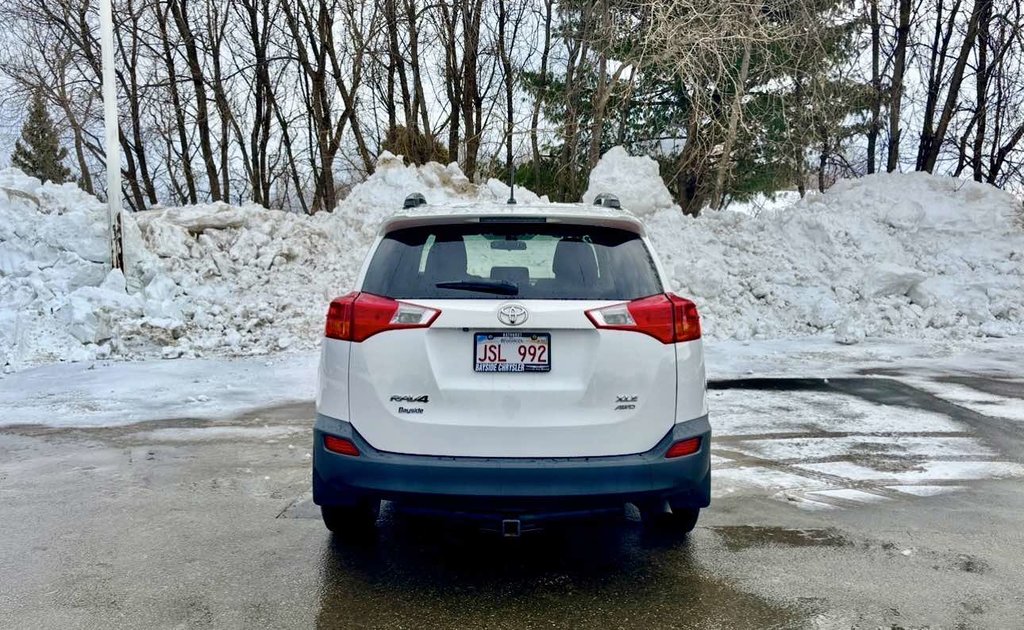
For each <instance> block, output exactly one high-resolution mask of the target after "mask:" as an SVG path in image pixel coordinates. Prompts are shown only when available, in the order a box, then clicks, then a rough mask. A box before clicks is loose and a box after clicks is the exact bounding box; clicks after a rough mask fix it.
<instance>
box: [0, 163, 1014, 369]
mask: <svg viewBox="0 0 1024 630" xmlns="http://www.w3.org/2000/svg"><path fill="white" fill-rule="evenodd" d="M415 191H419V192H422V193H423V194H424V195H425V196H426V198H427V199H428V201H429V202H430V203H431V204H432V205H433V204H462V205H465V204H474V203H484V204H490V203H494V202H497V203H502V204H503V203H504V201H505V200H506V199H507V197H508V193H509V190H508V187H507V186H506V185H505V184H503V183H502V182H500V181H497V180H491V181H489V182H486V183H485V184H483V185H474V184H473V183H471V182H470V181H469V180H468V179H467V178H466V177H465V175H463V173H462V172H461V171H460V170H459V168H458V166H456V165H454V164H453V165H449V166H442V165H440V164H428V165H425V166H421V167H415V166H406V165H404V164H403V162H402V160H401V158H398V157H395V156H393V155H390V154H384V155H382V156H381V157H380V160H379V162H378V165H377V170H376V172H375V174H374V175H373V176H371V177H370V178H369V179H367V181H365V182H363V183H362V184H360V185H358V186H356V187H355V188H354V189H353V190H352V193H351V194H350V195H349V196H348V197H347V198H346V199H345V200H344V201H342V202H341V203H340V204H339V206H338V208H337V209H336V211H335V212H333V213H320V214H318V215H315V216H313V217H307V216H303V215H297V214H289V213H285V212H280V211H275V210H267V209H265V208H262V207H259V206H255V205H246V206H241V207H238V206H230V205H227V204H205V205H199V206H192V207H187V208H163V209H154V210H150V211H146V212H141V213H137V214H126V215H125V226H124V227H125V239H126V245H125V247H126V251H125V256H126V270H125V274H124V275H122V274H121V273H120V272H110V273H108V272H107V271H106V270H107V267H108V256H109V254H108V252H107V235H106V208H105V206H103V205H102V204H100V203H99V202H98V201H96V199H95V198H93V197H91V196H89V195H87V194H85V193H83V192H81V191H80V190H78V189H77V188H76V187H75V186H73V185H70V184H68V185H63V186H54V185H51V184H46V185H42V184H40V182H39V181H37V180H34V179H32V178H29V177H26V176H25V175H23V174H21V173H20V172H19V171H16V170H13V169H9V170H6V171H0V367H3V368H4V369H6V370H11V369H21V368H23V367H27V366H29V365H32V364H37V363H45V362H51V361H60V360H86V359H92V358H97V357H106V356H114V357H119V358H144V357H167V358H173V357H200V356H209V355H260V354H267V353H271V352H276V351H280V350H293V349H295V350H298V349H309V348H313V347H315V345H316V344H317V343H318V342H319V337H320V334H319V332H320V329H321V326H322V325H323V316H324V312H325V309H326V305H327V303H328V301H329V300H330V299H331V298H333V297H335V296H337V295H340V294H342V293H345V292H346V291H348V290H349V289H350V288H351V286H352V283H353V281H354V279H355V276H356V274H357V273H358V271H359V266H360V263H361V262H362V260H363V257H364V256H365V254H366V251H367V248H368V246H369V244H370V242H371V240H372V238H373V236H374V234H375V233H376V230H377V227H378V225H379V224H380V222H381V221H383V220H384V219H386V218H387V217H389V216H391V215H394V214H396V213H400V212H403V210H402V202H403V200H404V199H405V197H406V195H408V194H409V193H411V192H415ZM604 191H608V192H613V193H615V194H617V195H619V197H620V199H621V200H622V202H623V205H624V206H625V207H627V208H630V209H632V210H634V211H636V212H637V213H638V214H641V215H643V216H644V218H645V221H646V223H647V225H648V228H649V231H650V234H651V237H652V239H653V240H654V243H655V245H656V247H657V250H658V253H659V254H660V256H661V258H662V260H663V262H664V263H665V267H666V269H667V270H668V272H669V274H670V275H671V277H672V280H673V281H674V284H675V286H676V288H677V290H679V291H680V292H681V293H682V294H684V295H687V296H690V297H692V298H694V299H695V300H696V301H697V302H698V304H699V306H700V308H701V311H702V313H703V316H704V324H705V331H706V334H707V335H708V336H710V337H718V338H724V337H731V338H736V339H740V340H743V339H750V338H779V337H792V336H796V335H807V334H821V333H828V334H834V335H835V337H836V339H837V340H838V341H841V342H844V343H850V342H856V341H858V340H860V339H863V338H865V337H868V336H871V337H893V336H900V337H909V338H924V339H928V338H948V337H952V338H962V337H968V336H975V337H977V336H1009V335H1024V231H1022V227H1021V225H1020V223H1019V221H1020V204H1019V202H1018V201H1017V200H1015V199H1014V198H1013V197H1012V196H1010V195H1009V194H1007V193H1004V192H1001V191H999V190H997V189H995V188H992V187H990V186H986V185H982V184H976V183H974V182H966V181H962V180H956V179H949V178H941V177H932V176H930V175H926V174H910V175H876V176H873V177H868V178H864V179H862V180H856V181H849V182H841V183H840V184H837V185H836V186H835V187H834V188H833V189H832V190H831V191H829V192H828V193H827V194H825V195H816V196H811V197H809V198H807V199H806V200H804V201H801V202H799V203H796V204H794V205H792V206H791V207H788V208H785V209H782V210H776V211H768V210H765V211H762V212H760V213H758V214H757V216H749V215H748V214H742V213H738V212H729V211H723V212H714V211H707V212H705V213H704V214H703V215H702V216H701V217H699V218H691V217H686V216H683V215H682V213H681V212H680V211H679V209H678V207H676V206H673V205H672V202H671V197H670V195H669V193H668V191H667V190H666V188H665V186H664V184H663V183H662V181H661V179H660V177H659V176H658V166H657V163H656V162H654V161H653V160H651V159H650V158H646V157H641V158H634V157H630V156H629V155H628V154H626V153H625V151H623V150H621V149H613V150H612V151H610V152H609V153H608V154H607V155H606V156H605V157H604V158H603V159H602V160H601V162H600V163H599V164H598V166H597V168H595V169H594V172H593V174H592V177H591V181H590V189H589V190H588V192H587V197H588V198H592V197H593V196H594V195H595V194H597V193H598V192H604ZM516 197H517V199H519V200H520V202H522V203H529V202H545V201H546V199H538V198H537V196H536V195H534V194H533V193H530V192H529V191H526V190H522V189H517V190H516ZM413 212H416V211H415V210H414V211H413Z"/></svg>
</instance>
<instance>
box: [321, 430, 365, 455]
mask: <svg viewBox="0 0 1024 630" xmlns="http://www.w3.org/2000/svg"><path fill="white" fill-rule="evenodd" d="M324 448H326V449H327V450H329V451H330V452H332V453H337V454H339V455H349V456H351V457H359V449H358V448H356V445H355V444H353V443H352V440H347V439H345V438H340V437H334V436H333V435H325V436H324Z"/></svg>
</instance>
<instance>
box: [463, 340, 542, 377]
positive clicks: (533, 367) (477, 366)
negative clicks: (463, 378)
mask: <svg viewBox="0 0 1024 630" xmlns="http://www.w3.org/2000/svg"><path fill="white" fill-rule="evenodd" d="M524 337H525V338H530V339H531V340H532V341H534V342H536V341H543V345H544V347H545V348H546V349H547V352H546V354H547V362H546V363H505V364H501V363H496V362H478V361H477V356H478V351H479V344H480V342H481V341H491V340H494V339H522V338H524ZM509 345H511V344H509ZM472 350H473V357H472V360H473V371H474V372H476V373H478V374H544V373H547V372H550V371H551V333H547V332H534V331H521V330H502V331H480V332H475V333H473V348H472ZM520 365H521V366H523V367H522V369H518V368H506V369H501V368H502V367H503V366H520ZM481 366H494V367H493V368H490V367H485V368H482V367H481Z"/></svg>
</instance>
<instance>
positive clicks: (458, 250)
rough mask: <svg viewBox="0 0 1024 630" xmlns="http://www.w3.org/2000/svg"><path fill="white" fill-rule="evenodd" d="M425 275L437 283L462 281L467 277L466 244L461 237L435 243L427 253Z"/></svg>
mask: <svg viewBox="0 0 1024 630" xmlns="http://www.w3.org/2000/svg"><path fill="white" fill-rule="evenodd" d="M423 273H424V275H426V276H427V277H428V278H430V279H432V280H435V281H437V282H445V281H448V280H453V281H457V280H461V279H463V278H465V276H466V243H465V241H463V240H462V237H461V236H456V237H454V238H452V239H450V240H444V241H441V240H438V241H434V244H433V245H432V246H431V247H430V251H429V252H428V253H427V264H426V267H425V268H424V271H423Z"/></svg>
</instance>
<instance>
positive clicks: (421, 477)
mask: <svg viewBox="0 0 1024 630" xmlns="http://www.w3.org/2000/svg"><path fill="white" fill-rule="evenodd" d="M325 434H329V435H335V436H338V437H344V438H348V439H350V440H352V441H353V442H354V443H355V444H356V446H357V447H358V449H359V453H360V455H359V456H358V457H350V456H345V455H338V454H336V453H332V452H330V451H327V450H326V449H325V448H324V446H323V436H324V435H325ZM697 436H700V437H702V438H703V439H702V442H701V448H700V451H698V452H697V453H694V454H693V455H688V456H685V457H678V458H673V459H665V451H666V450H667V449H668V447H669V446H670V445H671V444H672V443H674V442H676V441H678V440H683V439H687V438H691V437H697ZM313 441H314V444H313V501H314V502H315V503H317V504H318V505H351V504H353V503H356V502H358V501H360V500H363V499H386V500H391V501H399V502H402V503H406V504H410V505H422V506H426V507H431V508H437V509H452V510H487V511H500V512H522V511H538V510H541V511H543V510H566V509H590V508H595V509H596V508H600V507H606V506H610V505H614V504H622V503H627V502H632V503H638V502H643V501H652V500H668V501H669V502H670V504H671V505H672V506H673V507H676V508H681V507H704V506H707V505H708V504H709V503H710V500H711V496H710V495H711V464H710V451H711V443H710V441H711V428H710V425H709V424H708V420H707V416H704V417H701V418H696V419H694V420H690V421H688V422H682V423H679V424H677V425H675V426H674V427H673V428H672V430H671V431H670V432H669V433H668V434H666V435H665V437H664V438H662V440H661V441H659V442H658V444H657V445H656V446H655V447H654V448H652V449H651V450H649V451H647V452H645V453H639V454H636V455H616V456H608V457H570V458H536V459H533V458H477V457H435V456H426V455H401V454H396V453H388V452H384V451H379V450H377V449H375V448H373V447H372V446H370V444H369V443H367V442H366V440H364V439H363V438H362V436H360V435H359V433H358V432H357V431H356V430H355V428H354V427H353V426H352V425H351V424H349V423H347V422H344V421H341V420H337V419H335V418H331V417H328V416H324V415H319V414H318V415H317V419H316V425H315V427H314V430H313Z"/></svg>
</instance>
